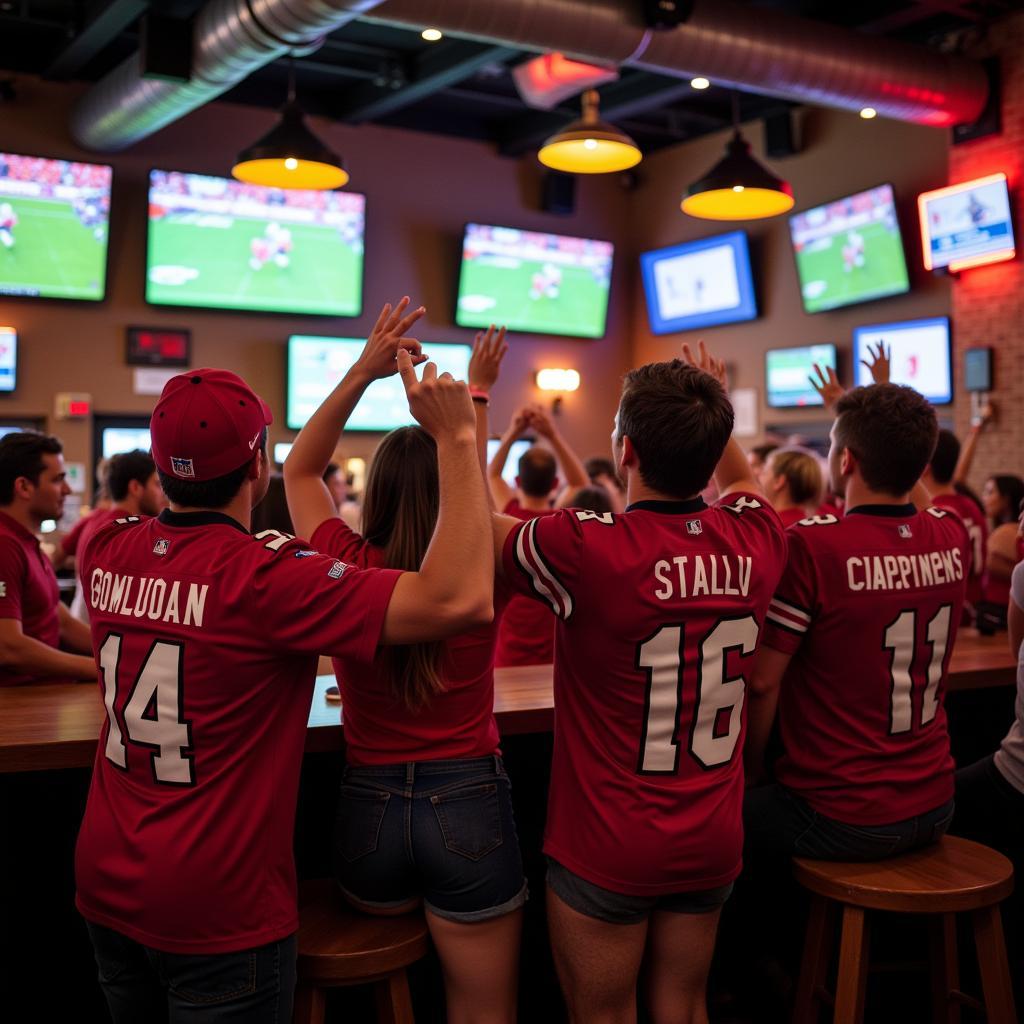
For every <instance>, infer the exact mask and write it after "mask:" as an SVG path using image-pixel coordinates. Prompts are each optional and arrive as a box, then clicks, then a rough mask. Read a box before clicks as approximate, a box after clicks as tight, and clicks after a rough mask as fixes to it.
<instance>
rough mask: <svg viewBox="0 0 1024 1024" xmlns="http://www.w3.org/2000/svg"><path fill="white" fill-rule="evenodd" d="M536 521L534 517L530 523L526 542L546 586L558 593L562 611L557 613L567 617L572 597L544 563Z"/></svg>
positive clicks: (570, 613) (570, 609)
mask: <svg viewBox="0 0 1024 1024" xmlns="http://www.w3.org/2000/svg"><path fill="white" fill-rule="evenodd" d="M538 522H539V519H534V520H533V522H531V523H530V536H529V537H528V538H527V542H528V543H529V545H530V554H531V555H532V556H533V559H534V562H535V563H536V566H537V569H538V570H539V571H540V573H541V575H542V576H543V577H544V578H545V579H546V581H547V584H548V586H549V587H551V588H553V589H554V591H555V593H556V594H557V595H558V597H559V598H560V600H561V602H562V611H561V612H560V613H559V614H561V616H562V618H563V619H568V618H569V616H570V615H572V606H573V605H572V597H571V596H570V595H569V592H568V591H567V590H566V589H565V587H563V586H562V584H561V583H560V582H559V579H558V577H557V576H556V575H555V573H554V571H553V570H552V569H551V568H550V567H549V566H548V565H547V564H546V563H545V561H544V559H543V558H541V555H540V548H539V547H538V546H537V538H536V532H537V523H538ZM556 611H557V609H556Z"/></svg>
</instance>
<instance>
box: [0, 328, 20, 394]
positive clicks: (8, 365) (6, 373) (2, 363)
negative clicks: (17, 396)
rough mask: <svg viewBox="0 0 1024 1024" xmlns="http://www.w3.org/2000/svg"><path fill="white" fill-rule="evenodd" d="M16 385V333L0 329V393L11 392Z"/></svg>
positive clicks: (7, 329) (10, 329) (12, 329)
mask: <svg viewBox="0 0 1024 1024" xmlns="http://www.w3.org/2000/svg"><path fill="white" fill-rule="evenodd" d="M17 385H18V332H17V331H16V330H15V329H14V328H13V327H0V392H2V391H13V390H14V389H15V388H16V387H17Z"/></svg>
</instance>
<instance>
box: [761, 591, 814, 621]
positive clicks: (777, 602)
mask: <svg viewBox="0 0 1024 1024" xmlns="http://www.w3.org/2000/svg"><path fill="white" fill-rule="evenodd" d="M771 607H772V608H774V609H775V610H776V611H777V612H780V613H781V614H783V615H791V616H792V617H793V618H794V619H801V620H802V621H804V622H810V621H811V617H810V615H808V614H807V612H805V611H804V610H803V609H802V608H797V606H796V605H794V604H790V603H789V602H788V601H783V600H782V598H781V597H773V598H772V602H771Z"/></svg>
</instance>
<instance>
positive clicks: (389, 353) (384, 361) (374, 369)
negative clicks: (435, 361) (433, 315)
mask: <svg viewBox="0 0 1024 1024" xmlns="http://www.w3.org/2000/svg"><path fill="white" fill-rule="evenodd" d="M408 308H409V296H408V295H403V296H402V298H401V299H400V300H399V301H398V304H397V305H395V306H394V307H392V305H391V303H390V302H386V303H385V304H384V308H383V309H382V310H381V311H380V316H379V317H377V322H376V323H375V324H374V325H373V330H372V331H370V336H369V338H367V339H366V345H365V346H364V348H363V351H362V353H361V354H360V356H359V358H358V359H357V360H356V362H355V366H354V367H353V368H354V369H357V370H361V371H362V372H364V373H366V374H367V375H368V376H369V377H371V378H372V379H373V380H378V379H379V378H381V377H390V376H392V375H393V374H394V373H396V372H397V371H398V364H397V363H396V361H395V357H396V355H397V353H398V352H399V351H400V350H403V349H404V350H405V351H406V352H408V353H409V356H410V361H411V364H412V365H413V366H418V365H419V364H420V363H423V362H426V359H427V357H426V356H425V355H423V350H422V348H421V346H420V343H419V342H418V341H417V340H416V339H415V338H407V337H405V332H406V331H408V330H409V328H410V327H412V325H413V324H414V323H416V321H417V320H419V318H420V317H421V316H423V314H424V313H425V312H426V310H425V309H424V308H423V306H419V307H418V308H417V309H414V310H413V311H412V312H411V313H406V310H407V309H408Z"/></svg>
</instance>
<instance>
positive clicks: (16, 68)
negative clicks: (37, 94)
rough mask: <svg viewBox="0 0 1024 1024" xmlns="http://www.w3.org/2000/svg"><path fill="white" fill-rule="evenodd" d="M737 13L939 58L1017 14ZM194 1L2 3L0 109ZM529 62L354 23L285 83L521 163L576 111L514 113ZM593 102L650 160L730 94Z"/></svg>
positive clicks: (988, 0)
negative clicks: (815, 26)
mask: <svg viewBox="0 0 1024 1024" xmlns="http://www.w3.org/2000/svg"><path fill="white" fill-rule="evenodd" d="M481 2H486V0H481ZM638 2H639V0H638ZM747 2H748V3H749V6H750V7H751V8H762V9H776V10H784V11H787V12H789V13H792V14H798V15H802V16H803V17H806V18H811V19H815V20H819V21H824V22H830V23H832V24H840V25H844V26H846V27H849V28H853V29H856V30H857V31H860V32H864V33H875V34H880V35H886V36H891V37H894V38H899V39H904V40H907V41H912V42H916V43H920V44H923V45H927V46H931V47H935V48H942V49H949V48H950V46H955V45H956V42H957V39H958V38H967V37H969V35H970V33H971V32H972V30H973V31H976V30H980V29H983V28H984V27H985V26H987V25H988V24H991V23H992V22H994V21H996V20H998V19H999V18H1001V17H1003V16H1005V15H1007V14H1009V13H1011V12H1012V11H1015V10H1019V9H1020V0H747ZM202 3H203V0H0V102H2V101H3V99H4V97H5V93H6V92H7V90H6V89H5V88H4V82H3V81H2V79H4V78H12V77H13V78H15V79H16V75H17V73H18V72H23V73H24V72H28V73H33V74H41V75H43V76H44V77H47V78H52V79H80V80H86V81H94V80H96V79H98V78H100V77H102V76H103V75H104V74H105V73H106V72H107V71H109V70H110V69H111V68H112V67H114V66H115V65H117V64H118V63H120V62H121V61H122V60H123V59H124V58H126V57H127V56H129V55H130V54H131V53H132V52H134V51H135V50H136V49H137V48H138V45H139V34H140V24H141V22H140V19H141V18H142V16H143V15H145V14H147V13H149V12H155V13H158V14H160V15H163V16H171V17H180V18H188V17H189V16H191V15H192V14H194V13H195V11H197V10H198V9H199V8H200V7H201V6H202ZM532 56H533V54H531V53H526V52H525V51H521V50H516V49H512V48H508V47H502V46H493V45H490V44H487V43H477V42H471V41H467V40H460V39H443V40H441V41H440V42H437V43H428V42H425V41H424V40H423V39H422V38H421V37H420V35H419V33H418V32H413V31H409V30H406V29H399V28H391V27H389V26H386V25H380V24H370V23H368V22H360V21H356V22H353V23H351V24H349V25H347V26H346V27H344V28H342V29H339V30H337V31H336V32H334V33H332V34H331V35H330V36H328V37H327V39H326V41H325V42H324V44H323V46H322V47H321V48H320V49H319V50H317V52H316V53H314V54H312V55H310V56H307V57H302V58H300V59H297V60H296V61H295V71H296V77H297V87H298V96H299V100H300V102H301V103H302V105H303V107H304V108H305V109H306V110H307V111H309V112H310V113H315V114H320V115H323V116H326V117H329V118H332V119H334V120H338V121H346V122H350V123H364V122H376V123H379V124H388V125H395V126H399V127H403V128H411V129H416V130H419V131H428V132H437V133H440V134H445V135H456V136H462V137H466V138H473V139H482V140H486V141H488V142H492V143H494V144H495V145H496V146H497V147H498V149H499V151H501V152H503V153H505V154H508V155H518V154H521V153H525V152H527V151H529V150H531V149H535V148H536V147H537V146H538V145H539V143H540V142H542V141H543V140H544V138H546V137H547V136H548V135H549V134H551V133H552V132H553V131H554V130H557V128H558V127H560V126H561V125H563V124H565V123H567V122H568V121H570V120H572V119H573V118H575V117H577V116H578V110H579V107H578V101H576V100H571V101H567V102H566V103H565V104H563V105H562V106H560V107H558V108H556V110H555V111H552V112H544V111H535V110H531V109H529V108H528V107H526V106H525V105H524V104H523V102H522V101H521V100H520V99H519V96H518V94H517V93H516V90H515V87H514V85H513V82H512V76H511V74H510V69H511V68H512V67H514V66H515V65H516V64H518V63H520V62H522V61H524V60H527V59H529V58H530V57H532ZM287 74H288V70H287V62H286V61H284V60H279V61H277V62H275V63H273V64H270V65H268V66H267V67H265V68H263V69H261V70H260V71H258V72H256V73H255V74H253V75H251V76H250V77H249V78H248V79H247V80H246V81H245V82H243V83H242V84H241V85H239V86H237V87H235V88H234V89H232V90H231V91H230V92H228V93H226V94H225V96H224V99H226V100H228V101H231V102H236V103H244V104H252V105H256V106H261V107H270V108H276V107H279V106H280V105H281V103H282V102H283V99H284V96H285V91H286V87H287ZM15 90H16V81H15ZM600 91H601V112H602V116H603V117H604V118H606V119H608V120H611V121H614V122H615V123H616V124H618V125H620V126H621V127H623V128H624V129H625V130H626V131H628V132H629V133H630V134H632V135H633V136H634V137H635V138H636V140H637V141H638V142H639V143H640V145H641V148H643V149H644V150H645V151H648V152H650V151H652V150H655V149H658V148H660V147H662V146H667V145H672V144H674V143H677V142H681V141H683V140H685V139H689V138H694V137H695V136H698V135H702V134H705V133H707V132H711V131H716V130H718V129H721V128H723V127H726V126H727V125H728V124H729V120H730V95H729V93H728V91H727V90H725V89H721V88H715V87H714V86H712V87H711V88H710V89H707V90H705V91H703V92H697V91H695V90H693V89H691V88H690V87H689V84H688V83H687V82H685V81H681V80H680V79H678V78H668V77H665V76H662V75H655V74H649V73H647V72H644V71H637V70H632V69H629V68H624V69H623V70H622V73H621V76H620V78H619V80H618V81H616V82H612V83H610V84H608V85H605V86H603V87H602V88H601V90H600ZM789 105H790V104H787V103H785V102H784V101H780V100H778V99H773V98H770V97H765V96H759V95H757V94H756V93H751V92H746V93H744V94H743V96H742V97H741V116H742V119H743V120H749V119H753V118H758V117H764V116H767V115H769V114H771V113H773V112H776V111H780V110H784V109H785V108H786V107H787V106H789ZM0 124H2V106H0Z"/></svg>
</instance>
